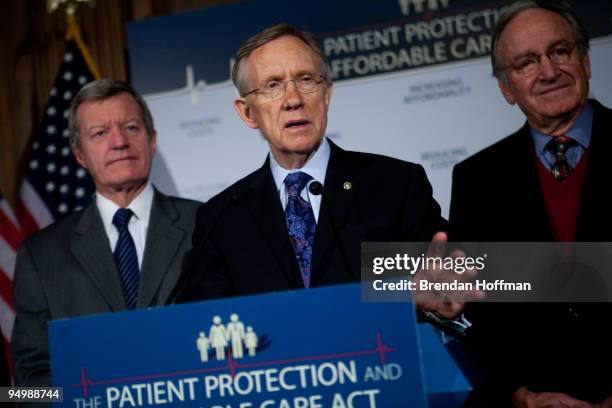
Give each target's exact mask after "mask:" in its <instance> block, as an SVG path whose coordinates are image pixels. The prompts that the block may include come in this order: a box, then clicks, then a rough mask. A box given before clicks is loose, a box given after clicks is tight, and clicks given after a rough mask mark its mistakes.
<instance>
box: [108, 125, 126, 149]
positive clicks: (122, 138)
mask: <svg viewBox="0 0 612 408" xmlns="http://www.w3.org/2000/svg"><path fill="white" fill-rule="evenodd" d="M110 136H111V137H110V142H111V146H112V147H113V148H115V149H121V148H124V147H125V146H127V144H128V138H127V135H126V134H125V132H123V130H122V129H121V128H119V127H118V126H115V127H113V128H112V129H111V135H110Z"/></svg>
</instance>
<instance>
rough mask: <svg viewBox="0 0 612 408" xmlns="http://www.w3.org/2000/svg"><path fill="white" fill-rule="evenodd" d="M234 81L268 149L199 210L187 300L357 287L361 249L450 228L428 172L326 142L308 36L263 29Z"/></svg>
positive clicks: (323, 90)
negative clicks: (248, 171) (260, 163)
mask: <svg viewBox="0 0 612 408" xmlns="http://www.w3.org/2000/svg"><path fill="white" fill-rule="evenodd" d="M232 77H233V81H234V84H235V85H236V87H237V88H238V92H239V93H240V97H239V98H238V99H236V101H235V109H236V111H237V113H238V115H239V116H240V118H241V119H242V120H243V121H244V123H245V124H246V125H247V126H249V127H250V128H252V129H259V131H260V132H261V134H262V135H263V137H264V138H265V139H266V140H267V142H268V144H269V147H270V154H269V155H268V158H267V159H266V161H265V162H264V164H263V166H262V167H261V168H260V169H259V170H256V171H255V172H253V173H252V174H250V175H248V176H246V177H245V178H243V179H242V180H240V181H238V182H237V183H235V184H234V185H232V186H231V187H229V188H228V189H227V190H225V191H224V192H222V193H221V194H219V195H217V196H216V197H214V198H213V199H211V200H210V201H209V202H208V203H206V204H205V205H204V206H202V208H201V209H200V210H199V212H198V218H197V221H196V230H195V232H194V237H193V245H194V250H193V253H192V254H191V256H190V257H189V259H188V261H187V265H188V267H187V268H186V270H185V272H184V273H185V280H184V284H183V285H181V287H180V290H179V291H178V295H177V298H176V300H177V301H179V302H185V301H193V300H199V299H210V298H217V297H226V296H236V295H245V294H253V293H262V292H270V291H282V290H289V289H299V288H309V287H316V286H323V285H331V284H338V283H346V282H354V281H358V280H359V279H360V248H361V243H362V242H366V241H426V242H429V241H430V240H431V239H432V236H434V234H435V233H436V232H437V231H439V230H440V229H442V228H444V226H445V223H444V220H443V219H442V218H441V217H440V207H439V206H438V204H437V203H436V202H435V200H434V199H433V197H432V189H431V186H430V184H429V182H428V180H427V177H426V175H425V172H424V170H423V168H422V167H421V166H419V165H416V164H412V163H407V162H404V161H400V160H396V159H392V158H389V157H384V156H379V155H374V154H366V153H357V152H349V151H345V150H342V149H341V148H340V147H338V146H336V145H335V144H334V143H333V142H331V141H330V140H328V139H326V138H324V133H325V127H326V123H327V111H328V107H329V103H330V100H331V95H332V83H331V81H330V76H329V74H328V72H327V65H326V58H325V54H324V53H323V52H322V51H321V49H320V47H319V46H318V44H317V43H316V42H315V41H314V40H313V39H312V38H311V37H310V36H308V35H307V34H305V33H303V32H300V31H298V30H296V29H295V28H293V27H291V26H288V25H285V24H281V25H277V26H273V27H270V28H268V29H266V30H264V31H262V32H261V33H259V34H257V35H255V36H254V37H252V38H251V39H249V40H248V41H247V42H246V43H245V44H244V45H243V46H242V47H241V48H240V50H238V52H237V55H236V59H235V64H234V69H233V73H232ZM373 137H375V135H373ZM436 239H437V240H440V241H443V240H444V239H445V235H444V234H443V233H442V234H438V236H437V238H436Z"/></svg>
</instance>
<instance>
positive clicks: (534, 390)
mask: <svg viewBox="0 0 612 408" xmlns="http://www.w3.org/2000/svg"><path fill="white" fill-rule="evenodd" d="M588 49H589V40H588V36H587V33H586V30H585V29H584V27H583V26H582V25H581V24H580V22H579V21H578V19H577V18H576V15H575V14H574V12H573V10H572V9H571V8H570V7H569V6H568V5H567V4H566V3H564V2H558V1H557V2H549V1H529V0H527V1H525V0H521V1H518V2H516V3H514V4H513V5H511V6H510V7H508V8H507V9H506V10H505V11H504V12H503V13H502V14H501V15H500V18H499V21H498V23H497V27H496V29H495V33H494V36H493V44H492V50H491V57H492V63H493V72H494V74H495V76H496V77H497V79H498V82H499V87H500V89H501V92H502V94H503V96H504V98H505V99H506V100H507V101H508V103H510V104H513V105H514V104H517V105H518V107H519V108H520V109H521V110H522V111H523V113H524V114H525V116H526V117H527V122H526V123H525V125H524V126H523V127H522V128H521V129H520V130H519V131H517V132H516V133H514V134H512V135H510V136H509V137H507V138H505V139H503V140H501V141H500V142H498V143H496V144H494V145H493V146H490V147H488V148H486V149H485V150H483V151H481V152H479V153H477V154H475V155H474V156H472V157H470V158H468V159H467V160H465V161H464V162H462V163H460V164H458V165H457V166H456V167H455V169H454V174H453V192H452V202H451V211H450V221H451V226H452V231H453V239H457V240H462V241H493V242H495V241H558V242H572V241H610V240H611V237H612V235H611V231H612V222H611V221H610V217H609V216H607V214H608V213H609V205H608V203H607V202H605V201H604V200H601V194H602V191H603V190H605V189H607V188H608V183H609V182H608V180H607V178H608V174H609V173H608V171H607V165H608V164H609V163H608V161H609V160H610V159H609V157H608V152H609V151H610V147H612V138H611V137H610V130H611V129H612V111H610V110H609V109H607V108H606V107H604V106H602V105H601V104H600V103H598V102H597V101H595V100H588V93H589V78H590V72H591V71H590V62H589V54H588ZM607 272H609V271H607ZM609 306H610V305H609V304H592V303H591V304H589V303H581V304H567V303H558V304H545V305H543V304H520V303H514V304H481V305H473V306H472V305H470V306H468V307H467V309H466V315H467V317H468V320H470V321H471V322H472V327H471V328H470V329H469V330H468V331H467V336H466V337H467V343H466V344H467V345H468V346H469V347H470V348H471V349H472V351H476V354H480V355H481V357H482V356H484V357H485V359H486V360H488V361H489V363H491V365H492V367H493V373H494V375H491V376H489V380H492V381H491V382H492V384H490V386H491V388H490V389H489V392H488V393H483V395H484V399H485V400H488V403H485V404H483V406H496V407H503V406H510V405H513V406H515V407H570V406H571V407H590V406H591V405H590V403H602V401H604V400H606V398H608V397H609V396H610V395H611V394H612V380H611V378H612V377H611V376H610V375H609V369H610V367H611V364H612V358H611V356H612V353H611V350H612V348H611V347H610V343H609V335H608V334H606V333H607V332H608V328H607V326H608V323H609V321H610V319H611V317H610V312H611V311H612V310H611V309H610V307H609ZM601 370H604V371H607V372H608V373H607V374H603V375H601V374H600V373H601ZM487 394H488V395H487ZM602 406H606V407H609V406H612V398H608V399H607V401H606V402H605V403H604V404H603V405H602Z"/></svg>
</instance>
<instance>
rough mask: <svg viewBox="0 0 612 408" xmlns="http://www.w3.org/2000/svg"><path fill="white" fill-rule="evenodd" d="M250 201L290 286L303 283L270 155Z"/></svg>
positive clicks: (257, 177)
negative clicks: (271, 167)
mask: <svg viewBox="0 0 612 408" xmlns="http://www.w3.org/2000/svg"><path fill="white" fill-rule="evenodd" d="M247 205H248V207H249V210H250V211H251V216H252V217H253V220H254V222H255V224H256V225H257V228H258V229H259V231H260V233H261V235H262V236H263V237H264V240H265V242H266V245H267V246H268V248H270V251H271V252H272V255H273V256H274V258H275V260H276V261H277V263H278V267H279V268H280V269H281V270H282V271H283V273H285V275H286V276H287V279H288V281H289V282H290V286H291V287H303V284H302V279H301V277H300V273H299V270H298V265H297V260H296V259H295V256H294V254H293V247H292V246H291V241H289V233H288V232H287V226H286V224H285V213H284V211H283V207H282V205H281V202H280V199H279V196H278V191H277V189H276V185H275V183H274V178H273V176H272V170H270V163H269V159H267V160H266V161H265V163H264V165H263V167H261V169H259V171H258V172H257V173H256V174H255V176H254V178H253V181H252V182H251V185H250V194H249V197H248V199H247Z"/></svg>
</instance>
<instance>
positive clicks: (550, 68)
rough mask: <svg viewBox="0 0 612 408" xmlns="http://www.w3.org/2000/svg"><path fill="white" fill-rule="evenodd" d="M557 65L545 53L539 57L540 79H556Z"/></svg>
mask: <svg viewBox="0 0 612 408" xmlns="http://www.w3.org/2000/svg"><path fill="white" fill-rule="evenodd" d="M560 72H561V71H560V70H559V66H558V65H557V64H555V63H554V62H552V61H551V60H550V58H548V57H547V56H546V55H542V56H541V57H540V72H539V76H540V79H542V80H544V81H552V80H555V79H557V77H558V76H559V74H560Z"/></svg>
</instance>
